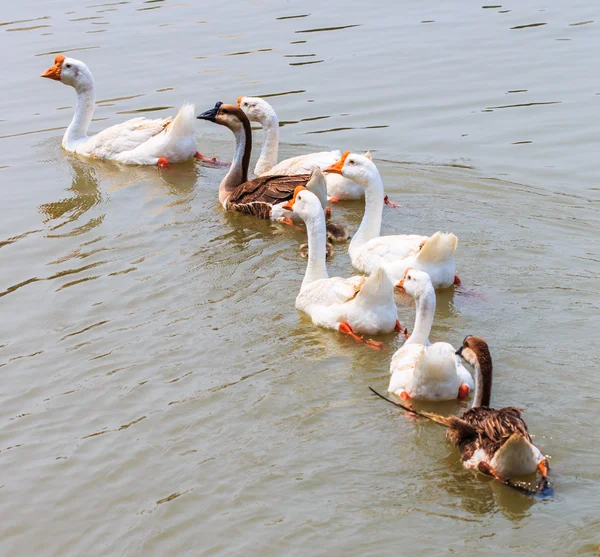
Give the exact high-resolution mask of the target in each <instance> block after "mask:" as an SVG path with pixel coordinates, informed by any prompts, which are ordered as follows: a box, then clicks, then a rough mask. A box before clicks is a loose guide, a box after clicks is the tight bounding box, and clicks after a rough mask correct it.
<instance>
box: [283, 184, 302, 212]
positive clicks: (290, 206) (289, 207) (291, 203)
mask: <svg viewBox="0 0 600 557" xmlns="http://www.w3.org/2000/svg"><path fill="white" fill-rule="evenodd" d="M305 189H306V188H305V187H304V186H297V187H296V189H295V190H294V197H292V199H291V201H288V202H287V203H286V204H285V205H282V206H281V208H282V209H285V210H286V211H293V210H294V203H296V196H297V195H298V194H299V193H300V192H301V191H302V190H305Z"/></svg>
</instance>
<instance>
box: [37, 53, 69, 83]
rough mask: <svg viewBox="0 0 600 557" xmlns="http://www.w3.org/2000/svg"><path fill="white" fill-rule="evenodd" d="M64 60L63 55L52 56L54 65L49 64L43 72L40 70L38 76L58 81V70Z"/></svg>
mask: <svg viewBox="0 0 600 557" xmlns="http://www.w3.org/2000/svg"><path fill="white" fill-rule="evenodd" d="M64 61H65V57H64V56H63V55H62V54H59V55H58V56H56V58H54V66H50V67H49V68H48V69H47V70H46V71H45V72H42V73H41V74H40V77H47V78H48V79H54V80H55V81H60V71H61V69H62V65H63V62H64Z"/></svg>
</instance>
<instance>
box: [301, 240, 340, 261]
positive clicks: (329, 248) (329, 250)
mask: <svg viewBox="0 0 600 557" xmlns="http://www.w3.org/2000/svg"><path fill="white" fill-rule="evenodd" d="M334 254H335V248H334V247H333V244H332V243H331V242H330V241H329V240H327V243H326V244H325V258H326V259H330V258H331V257H333V255H334ZM300 257H304V259H306V258H307V257H308V244H302V245H301V246H300Z"/></svg>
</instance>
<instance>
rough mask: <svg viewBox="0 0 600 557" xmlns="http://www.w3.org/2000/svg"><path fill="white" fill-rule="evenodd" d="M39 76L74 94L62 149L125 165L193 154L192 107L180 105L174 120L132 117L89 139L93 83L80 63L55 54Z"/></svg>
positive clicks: (175, 159)
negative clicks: (61, 84)
mask: <svg viewBox="0 0 600 557" xmlns="http://www.w3.org/2000/svg"><path fill="white" fill-rule="evenodd" d="M42 77H48V78H50V79H54V80H56V81H61V82H62V83H64V84H65V85H70V86H71V87H73V88H74V89H75V91H76V92H77V105H76V108H75V114H74V116H73V120H72V122H71V124H70V125H69V127H68V128H67V131H66V132H65V135H64V137H63V141H62V146H63V148H64V149H65V150H67V151H70V152H72V153H78V154H80V155H84V156H87V157H93V158H97V159H110V160H116V161H119V162H121V163H125V164H159V160H160V164H161V165H166V164H168V163H171V162H174V163H177V162H182V161H185V160H188V159H191V158H192V157H193V156H194V155H195V154H196V136H195V134H194V121H195V113H194V106H193V105H191V104H184V105H183V106H182V107H181V109H180V110H179V112H178V113H177V115H176V116H175V118H173V117H169V118H160V119H154V120H150V119H148V118H141V117H139V118H132V119H131V120H127V121H126V122H123V123H122V124H117V125H115V126H111V127H110V128H107V129H105V130H103V131H101V132H99V133H97V134H96V135H94V136H92V137H89V136H88V134H87V132H88V127H89V125H90V122H91V120H92V116H93V114H94V108H95V83H94V78H93V77H92V74H91V72H90V70H89V69H88V67H87V66H86V65H85V64H84V63H83V62H81V61H80V60H75V59H74V58H65V57H64V56H62V55H59V56H57V57H56V58H55V61H54V66H52V67H50V68H48V69H47V70H46V71H45V72H44V73H43V74H42Z"/></svg>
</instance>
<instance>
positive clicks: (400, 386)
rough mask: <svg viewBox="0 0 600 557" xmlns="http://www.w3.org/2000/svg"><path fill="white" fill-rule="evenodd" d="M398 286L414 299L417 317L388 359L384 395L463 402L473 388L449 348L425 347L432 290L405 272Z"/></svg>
mask: <svg viewBox="0 0 600 557" xmlns="http://www.w3.org/2000/svg"><path fill="white" fill-rule="evenodd" d="M399 286H400V288H402V289H404V290H405V291H406V292H407V293H408V294H410V295H411V296H412V297H413V298H414V299H415V303H416V306H417V316H416V320H415V325H414V330H413V332H412V333H411V335H410V337H409V338H408V340H407V341H406V342H405V343H404V345H403V346H402V347H401V348H400V349H399V350H397V351H396V353H395V354H394V355H393V356H392V361H391V363H390V373H391V374H392V377H391V378H390V384H389V386H388V391H389V392H390V393H394V394H396V395H397V396H399V397H400V398H404V399H408V398H413V399H415V400H453V399H456V398H459V399H464V398H467V397H468V396H469V392H470V391H471V390H472V389H473V388H474V386H475V385H474V383H473V378H472V377H471V375H470V374H469V372H468V371H467V370H466V368H465V367H464V366H463V365H462V363H461V360H460V358H459V357H458V356H457V355H456V351H455V350H454V348H453V347H452V345H451V344H448V343H447V342H436V343H435V344H430V343H429V333H430V331H431V326H432V324H433V314H434V312H435V290H434V289H433V286H432V284H431V279H430V278H429V275H428V274H427V273H425V272H423V271H417V270H416V269H408V270H407V271H406V275H405V277H404V278H403V279H402V280H401V281H400V285H399Z"/></svg>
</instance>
